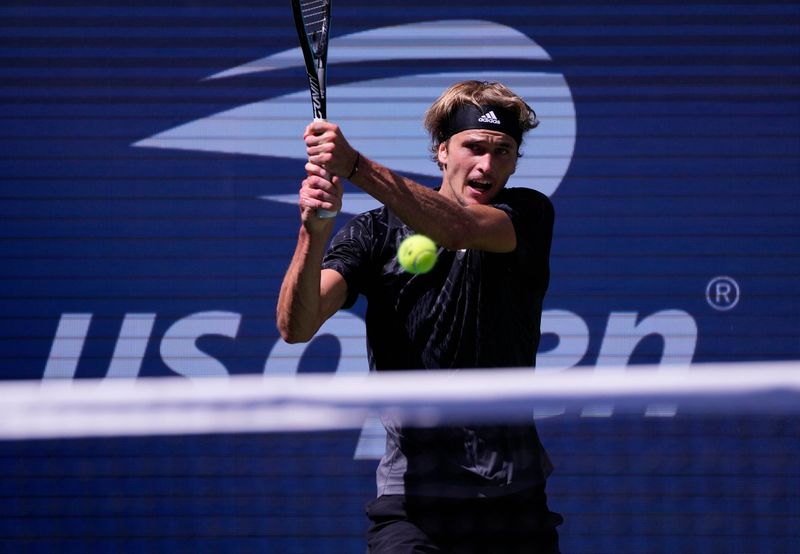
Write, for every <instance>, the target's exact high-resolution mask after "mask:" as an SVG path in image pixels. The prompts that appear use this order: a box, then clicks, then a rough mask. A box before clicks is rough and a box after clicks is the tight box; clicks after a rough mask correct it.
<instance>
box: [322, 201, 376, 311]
mask: <svg viewBox="0 0 800 554" xmlns="http://www.w3.org/2000/svg"><path fill="white" fill-rule="evenodd" d="M372 223H373V218H372V217H371V216H370V214H369V213H366V214H361V215H359V216H357V217H355V218H353V219H352V220H350V221H349V222H348V223H347V224H346V225H345V226H344V227H342V229H340V230H339V232H338V233H336V235H335V236H334V237H333V240H332V241H331V244H330V246H329V247H328V251H327V252H326V253H325V257H324V258H323V260H322V268H323V269H333V270H335V271H336V272H338V273H339V274H341V275H342V277H344V280H345V282H346V283H347V298H346V300H345V302H344V304H343V306H342V307H343V308H350V307H352V306H353V304H355V302H356V300H357V299H358V295H359V294H363V293H364V292H365V290H364V287H365V284H366V283H367V279H366V277H367V274H368V272H369V268H370V267H371V263H370V260H371V259H372V244H373V238H374V232H373V231H374V225H373V224H372Z"/></svg>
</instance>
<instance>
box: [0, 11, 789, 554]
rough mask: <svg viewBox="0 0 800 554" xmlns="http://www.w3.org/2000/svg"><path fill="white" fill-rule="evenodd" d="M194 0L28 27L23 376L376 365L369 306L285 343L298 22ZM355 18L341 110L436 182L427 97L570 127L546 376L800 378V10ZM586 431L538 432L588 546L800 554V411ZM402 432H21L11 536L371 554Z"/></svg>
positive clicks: (557, 138)
mask: <svg viewBox="0 0 800 554" xmlns="http://www.w3.org/2000/svg"><path fill="white" fill-rule="evenodd" d="M162 4H164V3H162V2H148V1H144V2H135V3H134V2H131V3H130V4H129V5H121V4H114V5H113V6H111V5H109V6H106V7H101V6H98V5H96V4H90V3H85V2H77V1H73V2H69V3H67V2H59V1H52V2H47V3H43V2H19V3H15V2H6V3H4V5H3V6H2V7H0V14H2V20H1V21H2V23H0V26H2V34H0V41H1V42H2V49H0V77H1V78H2V82H3V86H2V88H0V96H1V97H2V103H1V104H0V110H1V111H0V119H1V120H2V135H1V136H0V138H1V139H2V140H1V141H0V145H2V154H3V155H2V157H0V183H2V184H1V185H0V186H2V202H1V203H0V215H1V217H0V228H1V229H2V233H0V254H2V259H3V264H2V269H0V277H1V278H2V284H3V290H2V293H0V303H2V304H1V305H2V309H1V310H0V359H1V360H2V378H4V379H43V378H44V379H72V378H89V377H106V376H109V377H136V376H166V375H174V374H180V375H185V376H186V377H187V378H200V377H202V376H204V375H224V374H239V373H261V372H267V373H287V372H288V373H291V372H295V371H336V370H338V371H365V370H366V365H365V359H364V347H363V324H362V320H361V318H362V316H363V312H364V306H363V304H360V303H359V304H357V305H356V307H355V308H354V309H353V310H352V311H350V312H347V313H345V314H342V315H341V316H338V317H336V318H334V319H333V320H331V322H330V323H329V325H328V326H326V328H325V330H324V331H325V332H324V333H323V336H322V337H320V338H319V339H318V340H316V341H315V342H313V343H311V344H310V345H308V346H307V347H305V346H304V347H288V346H287V345H284V344H283V343H282V342H281V341H280V340H279V338H278V335H277V332H276V330H275V321H274V312H275V301H276V296H277V290H278V287H279V283H280V280H281V278H282V274H283V271H284V269H285V267H286V265H287V264H288V261H289V258H290V256H291V252H292V250H293V246H294V239H295V236H296V231H297V228H298V219H297V208H296V206H295V205H293V204H292V200H291V199H292V198H293V197H294V195H295V194H296V190H297V188H298V184H299V180H300V179H301V177H302V174H303V169H302V167H303V162H302V157H303V146H302V142H301V140H300V136H301V134H302V129H303V126H304V124H305V123H306V122H307V121H308V120H309V119H310V117H311V112H310V106H309V100H308V93H307V89H306V82H305V75H304V72H303V70H302V68H301V66H300V63H301V60H300V58H299V55H298V54H297V53H296V52H294V49H295V48H296V46H295V43H296V42H295V41H296V38H295V31H294V28H293V26H292V23H291V14H290V10H289V9H288V5H286V4H287V3H285V2H278V1H274V0H264V1H262V2H217V3H212V2H195V3H186V2H170V3H169V4H171V7H164V6H163V5H162ZM333 9H334V18H335V19H334V26H333V43H332V45H331V53H330V61H331V67H330V69H329V108H328V115H329V118H330V119H332V120H334V121H337V122H338V123H340V124H341V125H342V127H343V129H344V130H345V133H346V134H347V135H348V136H349V137H350V138H351V140H352V141H353V142H354V144H356V145H357V146H358V147H359V148H360V149H361V150H362V151H364V152H365V153H366V154H367V155H369V156H371V157H373V158H375V159H377V160H379V161H382V162H384V163H386V164H387V165H389V166H391V167H393V168H395V169H397V170H400V171H404V172H406V173H407V174H409V175H411V176H412V177H414V178H416V179H417V180H419V181H421V182H423V183H425V184H429V185H433V184H435V183H436V181H437V171H438V170H437V168H436V166H435V165H434V164H432V163H430V162H429V161H427V159H426V157H427V155H426V150H425V148H426V143H425V137H424V134H423V131H422V127H421V124H420V119H421V115H422V110H423V109H424V107H425V106H426V105H427V104H429V103H430V101H432V100H433V99H434V98H435V96H436V95H437V94H438V93H439V92H440V91H441V89H443V88H444V87H445V86H446V85H447V84H450V83H451V82H454V81H456V80H459V79H462V78H468V77H472V76H477V77H479V78H485V79H491V78H499V79H501V80H504V81H506V82H508V83H509V84H511V85H512V88H515V89H516V90H518V91H519V92H521V93H522V94H523V95H524V96H526V98H527V99H528V100H529V102H530V103H531V104H532V105H533V106H534V108H535V109H536V111H537V113H539V116H540V118H541V119H542V125H541V127H540V128H539V129H537V130H536V131H534V132H533V133H532V135H531V138H530V139H529V141H528V143H527V144H526V146H525V149H524V152H525V155H524V157H523V159H522V162H521V163H522V165H521V166H520V171H518V172H517V175H516V176H515V181H514V183H513V184H514V186H528V187H533V188H538V189H540V190H542V191H544V192H546V193H547V194H549V195H550V196H551V198H552V200H553V203H554V205H555V208H556V214H557V222H556V229H555V239H554V245H553V255H552V270H553V276H552V286H551V289H550V292H549V295H548V298H547V302H546V306H545V310H546V311H545V314H544V320H543V331H544V333H545V334H544V337H543V342H542V346H541V352H540V356H539V362H540V363H539V365H540V367H541V368H542V370H546V371H569V369H570V368H571V367H574V366H578V365H580V366H594V367H595V368H596V370H597V371H602V370H603V368H604V367H605V366H609V365H617V364H623V365H628V366H630V367H629V371H635V370H636V367H635V366H636V365H638V364H642V363H650V364H653V363H662V364H664V365H665V369H664V371H681V369H682V368H685V367H686V366H688V365H689V364H690V363H697V362H711V361H749V360H788V359H798V358H800V341H798V337H800V316H799V315H798V314H800V305H799V301H798V297H800V286H798V280H797V276H798V274H800V257H798V237H799V236H800V223H799V221H800V219H799V218H798V212H799V211H800V210H799V209H798V208H800V191H799V190H798V184H799V183H800V179H799V177H800V161H799V160H800V157H798V153H800V152H799V151H800V140H799V135H800V133H799V132H798V131H799V130H800V103H798V99H800V98H799V93H800V81H799V79H798V77H799V76H800V71H799V68H798V61H799V60H800V38H798V37H800V32H799V31H800V25H799V24H800V5H798V3H797V2H766V3H762V2H753V1H751V2H717V1H706V2H702V3H701V2H693V1H691V2H680V3H678V2H676V3H669V2H649V1H648V2H624V1H623V2H616V3H613V4H612V3H599V2H574V1H559V2H555V1H545V2H537V3H536V4H535V5H531V3H529V2H522V1H517V2H512V1H509V2H506V3H504V4H503V5H502V6H494V5H487V4H486V3H485V2H475V1H472V0H464V1H461V2H458V3H454V4H453V5H441V6H435V7H431V6H430V3H425V2H419V1H415V0H410V1H408V2H403V3H402V5H400V4H397V3H388V2H387V3H381V2H378V3H375V2H373V3H364V2H360V3H357V2H352V1H350V0H337V2H336V3H335V5H334V6H333ZM346 201H347V204H346V207H347V209H348V210H349V211H350V212H351V213H354V212H356V211H358V210H360V209H363V208H366V207H369V206H370V204H369V202H368V199H364V198H363V197H361V196H359V194H358V191H357V190H355V189H347V193H346ZM339 221H340V223H343V222H344V221H345V217H344V216H340V219H339ZM587 415H589V412H588V411H587V412H584V413H567V414H561V415H556V416H553V417H548V418H543V419H541V420H540V424H539V426H540V428H541V432H542V435H543V440H544V442H545V445H546V446H547V447H548V449H549V450H550V451H551V454H552V457H553V458H554V461H555V463H556V465H557V470H556V473H555V475H554V477H553V479H552V481H551V484H550V490H551V498H552V503H553V508H554V509H556V510H557V511H561V512H563V513H564V514H565V516H566V518H567V523H566V524H565V526H564V527H563V528H562V534H563V545H564V550H565V552H586V553H598V552H615V553H618V552H690V551H698V552H734V551H751V552H797V551H800V539H799V538H798V531H797V526H798V523H800V495H798V491H800V468H798V464H797V461H796V460H797V456H798V454H800V452H799V450H800V447H798V438H799V437H798V432H797V420H796V419H792V418H790V417H763V416H761V417H755V416H748V417H744V416H742V417H728V418H717V417H706V418H701V417H697V416H691V417H690V416H688V415H682V414H681V413H680V412H678V413H675V414H666V415H667V417H663V416H664V414H662V417H645V416H644V414H642V415H641V416H635V417H634V416H630V415H627V416H620V415H618V414H617V415H614V414H613V411H611V410H605V411H603V412H601V413H598V412H596V411H595V412H593V414H592V415H594V416H595V417H583V416H587ZM370 437H371V435H369V434H368V433H363V434H362V433H359V432H348V433H334V434H331V433H324V434H316V433H314V434H307V435H266V436H261V435H245V436H210V437H179V438H157V439H118V440H110V441H109V440H69V441H32V442H17V443H14V442H11V443H4V444H1V445H0V469H2V471H3V472H4V474H5V475H6V477H7V478H6V479H5V480H4V481H3V483H2V498H3V499H4V502H3V503H2V506H3V507H2V514H3V518H2V522H0V537H2V538H3V539H4V541H3V543H2V546H0V549H3V550H7V551H21V550H23V549H24V550H26V551H36V552H52V551H54V550H56V549H58V550H61V551H75V552H85V551H89V550H94V551H110V550H117V551H129V552H136V551H147V552H158V551H170V552H171V551H176V550H177V551H183V550H189V549H191V550H192V551H198V552H199V551H208V552H218V551H220V550H229V551H232V550H236V551H247V550H256V549H260V550H259V551H269V552H359V551H361V549H362V548H363V544H362V540H361V534H362V532H363V530H364V527H365V525H366V521H365V519H364V518H363V516H362V507H363V504H364V503H365V502H366V501H367V500H369V499H370V498H371V496H372V495H373V494H374V491H373V471H374V466H375V461H374V457H375V455H376V452H377V450H376V448H375V447H374V445H373V446H370V445H371V444H373V443H370V441H369V440H368V439H369V438H370ZM378 438H379V437H378ZM373 442H375V441H373ZM377 442H380V441H379V440H378V441H377Z"/></svg>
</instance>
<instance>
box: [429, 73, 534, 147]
mask: <svg viewBox="0 0 800 554" xmlns="http://www.w3.org/2000/svg"><path fill="white" fill-rule="evenodd" d="M467 104H473V105H474V106H477V107H479V108H480V107H481V106H483V105H493V106H499V107H501V108H505V109H507V110H510V111H511V112H513V113H515V114H517V116H518V118H519V128H520V129H521V130H522V133H523V135H524V133H526V132H527V131H529V130H531V129H535V128H536V127H537V126H538V125H539V120H538V119H536V112H534V111H533V108H531V107H530V106H529V105H528V104H527V103H526V102H525V101H524V100H523V99H522V98H520V97H519V96H518V95H517V94H515V93H514V92H513V91H512V90H511V89H510V88H508V87H507V86H505V85H504V84H502V83H498V82H488V81H462V82H460V83H456V84H454V85H453V86H451V87H450V88H448V89H447V90H446V91H444V92H443V93H442V95H441V96H440V97H439V98H438V99H437V100H436V101H435V102H434V103H433V104H431V107H430V108H428V111H427V112H425V130H426V131H428V134H429V135H430V136H431V152H432V153H433V159H434V161H437V157H438V152H439V145H440V144H442V143H443V142H447V140H448V139H449V138H450V137H449V136H447V129H448V125H447V123H448V120H449V119H450V116H451V114H452V113H453V112H454V111H455V110H456V108H458V107H459V106H464V105H467ZM520 146H522V144H521V141H520V144H518V145H517V156H521V154H520V153H519V147H520Z"/></svg>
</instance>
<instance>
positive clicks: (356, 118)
mask: <svg viewBox="0 0 800 554" xmlns="http://www.w3.org/2000/svg"><path fill="white" fill-rule="evenodd" d="M476 36H480V37H483V38H484V39H485V40H484V41H481V42H482V44H476V41H475V40H474V39H473V37H476ZM420 44H424V45H426V48H419V45H420ZM484 45H488V46H484ZM470 59H481V60H487V59H488V60H497V61H498V62H502V61H503V60H505V61H508V60H514V61H517V62H519V61H520V60H523V61H527V62H536V64H537V67H541V66H544V67H547V64H549V63H550V62H551V58H550V56H549V54H548V53H547V52H546V51H545V50H544V49H543V48H542V47H541V46H539V45H538V44H537V43H536V42H534V41H533V40H531V39H530V38H529V37H527V36H526V35H524V34H523V33H521V32H519V31H517V30H516V29H513V28H511V27H508V26H505V25H501V24H499V23H495V22H491V21H480V20H444V21H431V22H422V23H412V24H407V25H397V26H390V27H381V28H377V29H370V30H367V31H362V32H359V33H353V34H350V35H344V36H341V37H338V38H333V39H332V40H331V42H330V50H329V58H328V67H329V69H328V71H329V73H330V72H331V71H335V66H336V65H337V64H343V63H348V64H354V63H374V62H380V61H384V62H385V61H389V60H418V61H420V62H425V63H426V66H427V67H428V69H433V68H435V69H436V70H437V71H439V70H441V69H445V70H446V69H447V68H448V65H450V66H453V65H454V64H455V63H456V62H457V61H459V60H461V65H462V66H463V63H464V62H463V61H464V60H470ZM291 67H304V64H303V56H302V54H301V52H300V49H299V48H291V49H288V50H283V51H281V52H278V53H276V54H273V55H271V56H268V57H266V58H262V59H259V60H255V61H253V62H250V63H247V64H244V65H241V66H238V67H234V68H231V69H229V70H226V71H223V72H221V73H217V74H215V75H211V76H209V77H208V78H207V79H206V80H214V79H232V78H236V77H240V76H243V75H247V74H252V73H259V72H270V71H277V70H284V69H287V68H291ZM415 67H419V65H415ZM466 79H478V80H485V81H501V82H503V83H505V84H506V85H508V86H509V87H511V89H512V90H514V91H515V92H516V93H517V94H519V95H520V96H522V97H523V98H525V99H526V100H527V101H528V102H529V103H530V104H531V105H532V106H533V107H534V109H535V110H536V112H537V115H538V117H539V119H540V120H541V121H542V125H540V126H539V127H538V128H537V129H535V130H534V131H532V132H531V133H529V134H528V135H527V136H526V139H525V143H524V144H523V151H524V156H523V158H521V159H520V162H519V165H518V167H517V171H516V173H515V174H514V175H513V176H512V178H511V179H510V180H509V183H508V185H509V186H514V187H525V188H534V189H536V190H539V191H541V192H542V193H544V194H547V195H548V196H550V195H552V194H553V193H554V192H555V191H556V189H557V188H558V186H559V185H560V184H561V181H562V180H563V178H564V175H565V174H566V173H567V170H568V168H569V165H570V162H571V160H572V156H573V152H574V149H575V135H576V123H575V105H574V103H573V100H572V93H571V91H570V89H569V86H568V85H567V82H566V80H565V78H564V76H563V75H562V74H561V73H559V72H558V71H557V70H554V71H553V72H548V71H538V70H537V71H496V72H487V71H471V70H470V71H464V70H457V71H444V72H436V73H429V72H426V73H419V74H406V75H402V76H391V77H387V78H381V79H370V80H363V81H356V82H351V83H347V84H341V85H336V86H333V87H328V91H327V96H328V100H329V103H328V111H329V114H328V117H329V118H330V119H331V120H332V121H335V122H337V123H339V124H341V125H342V128H343V130H344V131H345V133H346V135H347V137H348V139H349V140H350V142H351V143H352V144H353V146H354V147H355V148H357V149H358V150H360V151H361V152H363V153H364V154H366V155H367V156H369V157H371V158H374V159H375V160H376V161H379V162H381V163H383V164H384V165H387V166H389V167H390V168H392V169H394V170H397V171H401V172H403V173H406V174H412V175H420V176H430V177H438V176H439V175H440V172H439V168H438V167H437V166H436V164H434V163H433V162H432V161H431V160H430V157H429V152H428V138H427V136H426V135H425V132H424V130H423V128H422V117H423V114H424V113H425V110H426V109H427V107H428V106H429V105H430V104H431V103H432V102H433V101H434V100H435V99H436V98H437V97H438V95H439V94H441V92H442V91H443V90H444V89H445V88H447V87H448V86H450V85H451V84H453V83H455V82H458V81H463V80H466ZM310 119H311V115H310V110H309V108H308V90H307V89H305V88H304V89H303V90H300V91H298V92H296V93H291V94H288V95H284V96H279V97H276V98H269V99H266V100H263V101H259V102H255V103H251V104H246V105H243V106H239V107H236V108H233V109H230V110H226V111H223V112H219V113H217V114H214V115H211V116H209V117H205V118H202V119H197V120H195V121H192V122H189V123H186V124H184V125H180V126H177V127H174V128H172V129H168V130H166V131H164V132H161V133H158V134H156V135H153V136H151V137H149V138H146V139H144V140H141V141H139V142H136V143H135V144H134V146H138V147H152V148H174V149H182V150H196V151H206V152H222V153H231V154H249V155H257V156H265V157H278V158H290V159H297V160H304V159H305V151H304V149H303V145H302V141H301V140H300V139H299V138H297V139H295V140H292V137H298V136H299V134H300V133H301V132H302V129H303V128H304V127H305V125H306V124H307V123H308V122H309V121H310ZM267 122H268V124H267ZM281 186H286V187H287V190H286V194H270V195H268V196H264V197H263V198H265V199H268V200H272V201H277V202H286V203H290V204H295V203H296V202H297V193H296V192H295V186H294V184H293V183H292V184H291V187H290V188H289V184H285V185H284V184H282V185H281ZM344 202H345V205H344V209H343V211H345V212H347V213H359V212H362V211H365V210H368V209H372V208H374V207H377V206H378V203H377V202H376V201H375V200H374V199H372V198H371V197H370V196H368V195H366V194H358V193H348V194H346V195H345V198H344Z"/></svg>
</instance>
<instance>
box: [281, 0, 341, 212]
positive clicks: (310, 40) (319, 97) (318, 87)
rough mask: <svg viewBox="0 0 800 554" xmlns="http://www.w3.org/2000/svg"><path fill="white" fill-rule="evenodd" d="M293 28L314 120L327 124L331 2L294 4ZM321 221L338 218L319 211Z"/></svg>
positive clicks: (314, 0) (312, 0) (310, 0)
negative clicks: (301, 58)
mask: <svg viewBox="0 0 800 554" xmlns="http://www.w3.org/2000/svg"><path fill="white" fill-rule="evenodd" d="M292 11H293V12H294V25H295V27H296V28H297V38H298V39H299V40H300V49H301V50H302V51H303V58H304V59H305V62H306V73H307V74H308V88H309V90H310V91H311V107H312V109H313V111H314V119H318V120H324V119H325V117H326V115H325V113H326V105H325V69H326V67H327V63H328V33H329V31H330V27H331V0H292ZM317 216H318V217H322V218H330V217H335V216H336V212H332V211H329V210H317Z"/></svg>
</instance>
